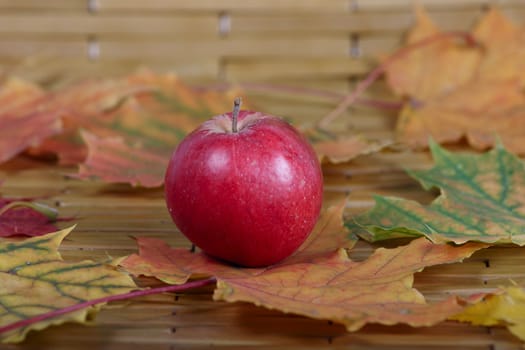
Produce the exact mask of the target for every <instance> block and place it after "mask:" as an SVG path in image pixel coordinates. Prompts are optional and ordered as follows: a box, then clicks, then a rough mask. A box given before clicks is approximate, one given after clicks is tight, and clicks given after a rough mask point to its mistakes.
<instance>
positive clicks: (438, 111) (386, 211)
mask: <svg viewBox="0 0 525 350" xmlns="http://www.w3.org/2000/svg"><path fill="white" fill-rule="evenodd" d="M461 37H462V39H460V40H458V38H457V37H454V36H450V35H446V33H442V32H440V30H439V29H438V28H437V26H436V25H434V24H433V23H432V22H431V20H430V19H429V18H428V17H427V15H426V14H425V13H424V11H423V10H422V9H419V10H418V12H417V23H416V25H415V27H414V28H413V29H412V30H411V31H410V33H409V35H408V37H407V42H406V45H407V46H406V47H411V45H412V46H413V45H414V44H417V43H421V41H422V40H423V41H424V40H428V38H432V40H428V43H425V44H424V45H416V46H417V47H415V48H413V49H410V50H406V52H404V53H403V55H399V57H401V58H402V59H391V60H388V59H387V60H386V61H385V62H388V63H385V66H384V70H385V73H386V80H387V83H388V84H389V86H390V87H391V88H392V90H393V92H394V93H395V94H397V95H398V96H400V97H401V98H402V100H403V102H404V107H403V108H402V110H401V112H400V116H399V119H398V123H397V127H396V133H397V142H399V143H403V144H405V145H409V146H413V147H416V148H420V147H423V146H424V147H426V146H428V145H430V150H431V152H432V155H433V158H434V161H435V165H434V167H433V168H431V169H428V170H420V171H413V170H409V171H408V172H409V174H410V175H411V176H412V177H414V178H415V179H417V180H418V181H419V182H420V183H421V185H422V186H423V187H424V188H425V189H431V188H439V189H440V190H441V193H440V195H439V196H438V197H437V198H436V200H435V201H434V202H432V203H431V204H430V205H428V206H424V205H421V204H420V203H417V202H414V201H410V200H405V199H401V198H393V197H381V196H377V197H375V201H376V204H375V207H374V208H372V209H371V210H369V211H368V212H366V213H362V214H361V215H358V216H356V217H352V218H349V217H346V218H344V215H343V213H344V208H345V202H341V203H340V204H339V205H337V206H331V207H328V208H325V209H324V211H323V214H322V216H321V218H320V220H319V222H318V224H317V226H316V228H315V229H314V231H313V233H312V234H311V235H310V237H309V239H308V240H307V241H306V242H305V244H303V246H302V247H301V248H300V249H299V251H297V252H296V253H295V254H294V255H292V256H291V257H289V258H287V259H285V260H284V261H282V262H281V263H278V264H277V265H274V266H269V267H266V268H258V269H247V268H240V267H236V266H231V265H228V264H226V263H223V262H219V261H216V260H213V259H212V258H210V257H208V256H206V255H205V254H203V253H200V252H191V251H189V250H187V249H178V248H172V247H170V246H168V245H167V244H166V243H165V242H163V241H161V240H157V239H151V238H141V237H138V238H137V244H138V247H139V251H138V253H137V254H133V255H130V256H128V257H123V258H120V259H116V260H108V261H103V262H94V261H82V262H76V263H69V262H66V261H63V260H62V258H61V257H60V254H59V253H58V248H59V245H60V243H61V241H62V240H63V239H64V238H65V237H66V236H67V235H68V234H69V233H70V232H71V231H72V228H68V229H65V230H62V231H58V230H57V229H56V228H55V226H49V225H52V223H50V221H54V220H56V217H49V216H45V215H44V214H45V212H46V211H45V210H43V209H42V208H39V207H37V206H35V205H34V204H33V202H32V199H21V200H13V199H0V237H4V238H0V254H1V258H0V306H1V308H0V311H1V312H0V333H1V335H0V336H1V337H2V338H1V339H2V341H3V342H17V341H21V340H23V339H24V337H25V335H26V334H27V333H28V332H29V331H30V330H32V329H33V330H39V329H43V328H45V327H47V326H49V325H52V324H60V323H63V322H66V321H77V322H83V321H85V320H86V318H87V317H88V316H89V315H90V314H92V313H93V312H94V311H96V310H97V309H98V308H99V307H100V305H102V304H104V303H105V302H108V301H111V300H116V299H125V298H129V297H134V296H138V295H143V294H140V293H138V294H137V293H136V292H133V291H139V292H141V293H142V292H144V290H141V288H139V287H138V286H137V285H136V284H135V281H134V280H133V278H132V277H138V276H144V275H145V276H150V277H154V278H156V279H158V280H159V281H162V282H163V283H165V284H166V285H168V286H169V285H175V286H179V287H180V288H182V289H184V288H185V287H187V288H190V287H193V286H195V284H192V283H193V282H191V280H192V279H200V278H205V279H202V280H200V281H204V282H205V283H206V284H209V283H214V284H215V290H214V293H213V298H214V299H215V300H224V301H228V302H236V301H244V302H250V303H253V304H256V305H260V306H264V307H267V308H271V309H277V310H281V311H283V312H289V313H294V314H298V315H304V316H308V317H312V318H317V319H324V320H332V321H335V322H338V323H341V324H343V325H345V327H346V328H347V329H348V330H349V331H355V330H358V329H359V328H361V327H362V326H364V325H365V324H367V323H381V324H386V325H391V324H398V323H402V324H408V325H411V326H416V327H417V326H431V325H434V324H437V323H439V322H441V321H444V320H447V319H454V320H460V321H465V322H471V323H474V324H483V325H496V324H499V325H505V326H508V327H509V329H510V331H511V332H513V333H514V334H516V335H517V336H518V337H520V338H521V339H525V329H524V327H525V319H523V316H521V315H522V314H524V313H525V290H524V289H523V286H510V287H504V288H501V290H499V291H497V292H495V293H492V294H488V293H485V294H479V293H477V294H475V295H472V296H466V297H465V296H458V295H451V296H450V297H449V298H446V299H444V300H442V301H439V302H434V303H428V302H427V300H426V299H425V297H424V296H423V294H422V293H421V292H420V291H418V290H417V289H415V288H414V287H413V278H414V274H415V273H416V272H419V271H422V270H423V269H424V268H426V267H428V266H433V265H439V264H448V263H455V262H460V261H462V260H463V259H465V258H468V257H469V256H471V254H473V253H474V252H476V251H477V250H480V249H484V248H486V247H488V246H490V245H493V244H501V243H505V244H515V245H519V246H523V245H525V233H524V232H525V224H524V222H525V201H523V193H524V191H525V167H524V163H523V162H522V160H521V159H519V158H518V157H517V156H516V155H515V154H513V153H516V154H525V143H523V142H522V141H521V139H522V138H523V136H524V135H525V94H524V84H525V29H524V28H521V27H518V26H516V25H513V24H512V23H510V22H509V21H508V20H507V19H506V18H505V17H504V16H503V15H502V14H501V13H500V12H499V11H497V10H491V11H489V12H487V14H486V15H485V16H484V17H483V18H482V19H481V20H480V22H479V23H478V24H477V26H476V27H475V28H474V30H473V32H472V33H471V34H468V33H467V34H465V35H463V36H461ZM465 39H467V40H465ZM406 47H405V49H406ZM401 50H403V48H402V49H401ZM237 94H239V91H233V90H232V91H228V92H226V93H224V92H217V91H209V90H205V89H198V88H192V87H189V86H187V85H186V84H184V83H183V82H181V81H180V80H179V79H177V78H176V77H175V76H172V75H159V74H154V73H151V72H140V73H136V74H134V75H130V76H128V77H126V78H121V79H113V80H110V79H107V80H102V81H89V82H82V83H78V84H74V85H72V86H69V87H67V88H64V89H62V90H59V91H46V90H44V89H42V88H40V87H38V86H36V85H34V84H32V83H29V82H26V81H22V80H18V79H15V78H12V79H8V80H7V81H5V82H4V83H3V85H2V89H1V90H0V105H1V106H2V107H1V108H0V121H1V122H2V128H0V162H5V161H7V160H9V159H11V158H13V157H15V156H16V155H18V154H20V153H22V152H26V153H28V154H31V155H33V156H39V157H43V156H45V157H49V156H53V157H56V159H57V160H58V163H60V164H62V165H68V166H71V165H78V172H76V173H73V174H71V176H73V177H76V178H79V179H84V180H94V179H96V180H99V181H104V182H125V183H129V184H132V185H140V186H143V187H156V186H160V185H162V181H163V175H164V171H165V167H166V164H167V161H168V159H169V155H170V153H171V152H172V150H173V148H174V147H175V145H176V144H177V143H178V142H179V141H180V140H181V139H182V137H184V135H186V134H187V133H188V132H189V131H191V130H192V129H194V128H195V127H196V126H197V125H198V124H200V123H201V122H202V121H204V120H206V119H208V118H210V117H211V116H213V115H216V114H220V113H223V112H225V111H228V110H230V108H231V101H232V100H233V96H234V95H237ZM303 131H304V133H305V134H306V135H307V136H308V137H309V138H310V140H311V141H312V142H313V143H314V147H315V148H316V150H317V152H318V154H319V158H321V159H325V161H331V162H343V161H348V160H350V159H351V158H352V157H354V156H356V155H360V154H361V155H362V154H366V153H369V152H372V151H377V150H379V149H381V148H382V147H384V146H385V145H387V144H389V143H390V141H388V140H387V141H382V142H370V141H368V140H366V139H365V138H364V137H361V136H354V135H334V134H331V133H326V132H324V131H323V130H321V129H316V128H308V129H304V130H303ZM429 138H431V139H433V140H434V141H430V144H429ZM462 138H466V139H467V140H468V143H469V144H470V145H471V146H472V147H474V148H476V149H482V150H484V149H488V148H492V150H490V151H489V152H487V153H484V154H475V153H472V152H471V153H452V152H449V151H447V150H445V149H444V148H442V147H441V146H440V145H439V144H440V143H450V142H455V141H459V140H461V139H462ZM509 150H510V151H511V152H513V153H511V152H509ZM12 203H15V204H12ZM42 215H43V216H42ZM13 222H15V224H13ZM13 227H16V229H15V228H13ZM52 231H57V232H52ZM49 232H52V233H49ZM19 235H25V236H35V237H31V238H25V239H20V237H18V238H16V239H14V238H13V236H19ZM392 238H409V239H410V242H409V243H408V244H406V245H401V246H399V247H397V248H390V249H386V248H378V249H376V250H375V252H374V253H373V254H372V255H371V256H369V257H368V258H367V259H366V260H364V261H360V262H357V261H353V260H351V259H350V258H349V255H348V251H349V250H351V249H352V247H353V246H354V244H355V242H356V241H357V240H358V239H364V240H368V241H375V242H379V241H383V240H386V239H392ZM203 276H204V277H203ZM30 285H31V288H30V287H29V286H30ZM201 285H202V284H201ZM169 288H171V287H167V289H166V288H164V289H163V288H160V289H157V290H153V289H151V290H147V293H150V292H151V293H155V292H164V291H170V290H171V291H173V290H175V289H169ZM134 293H135V294H134ZM94 305H97V306H94ZM510 305H512V307H511V306H510ZM510 309H512V310H513V311H512V312H510V311H508V310H510Z"/></svg>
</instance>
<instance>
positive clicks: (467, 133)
mask: <svg viewBox="0 0 525 350" xmlns="http://www.w3.org/2000/svg"><path fill="white" fill-rule="evenodd" d="M418 18H419V20H418V22H417V24H416V26H415V27H414V28H413V29H412V31H411V35H410V36H409V38H408V40H407V42H406V46H405V48H404V49H406V47H408V45H411V44H412V43H413V40H414V39H413V37H414V36H415V37H417V38H421V37H425V36H429V35H432V34H435V33H439V30H438V29H437V28H436V27H435V25H434V24H432V23H431V22H429V20H428V17H426V15H425V14H424V13H422V12H421V10H420V11H419V12H418ZM472 36H473V37H474V38H475V40H476V41H477V43H478V44H479V47H480V48H482V50H480V49H479V48H464V47H458V45H457V44H456V43H454V42H453V41H451V40H448V41H447V40H440V41H439V42H436V43H435V44H432V45H427V46H424V47H420V48H417V49H415V50H413V52H411V53H410V55H409V57H408V58H413V59H414V61H411V60H410V59H402V60H398V61H395V62H393V64H392V65H391V66H389V67H388V69H387V76H388V81H389V83H390V85H391V88H392V89H393V90H394V91H395V92H398V93H402V94H404V95H405V96H408V97H409V98H410V102H409V103H408V104H406V106H405V108H404V109H403V110H402V111H401V114H400V117H399V120H398V123H397V128H396V133H397V139H398V140H399V141H401V142H405V143H407V144H408V145H410V146H412V147H416V148H417V147H424V146H426V145H427V141H428V138H429V136H432V137H433V138H434V139H435V140H436V141H438V142H456V141H458V140H460V139H462V138H463V137H466V139H467V141H468V142H469V144H470V145H472V146H473V147H475V148H477V149H486V148H489V147H492V146H494V144H495V138H496V136H498V137H499V138H501V140H502V141H503V142H504V143H505V144H506V145H507V147H508V148H509V149H510V150H511V151H513V152H516V153H519V154H525V145H524V143H523V142H521V139H522V137H523V135H525V127H524V126H525V94H524V92H523V86H524V82H525V73H524V72H525V27H518V26H515V25H514V24H512V23H511V22H510V21H509V20H508V19H507V18H505V17H504V16H503V14H502V13H501V12H500V11H499V10H497V9H491V10H490V11H488V12H487V14H486V15H485V16H484V17H483V18H482V19H481V21H480V22H479V23H478V25H477V26H476V28H475V29H474V30H473V33H472ZM401 50H403V48H402V49H401ZM439 50H441V52H439ZM474 57H475V58H474ZM416 58H417V60H419V61H418V62H416V61H415V60H416ZM422 67H424V68H425V69H423V68H422Z"/></svg>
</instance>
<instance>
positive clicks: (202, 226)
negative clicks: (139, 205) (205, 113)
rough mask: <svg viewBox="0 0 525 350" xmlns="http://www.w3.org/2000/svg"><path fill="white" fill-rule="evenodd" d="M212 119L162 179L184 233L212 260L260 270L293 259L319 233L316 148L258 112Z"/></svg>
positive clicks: (191, 136) (184, 146) (188, 141)
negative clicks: (312, 233)
mask: <svg viewBox="0 0 525 350" xmlns="http://www.w3.org/2000/svg"><path fill="white" fill-rule="evenodd" d="M235 102H236V105H235V108H234V111H233V113H226V114H222V115H219V116H216V117H214V118H212V119H211V120H208V121H207V122H205V123H203V124H202V125H201V126H200V127H199V128H197V129H196V130H195V131H193V132H192V133H191V134H189V135H188V136H187V137H186V138H185V139H184V140H183V141H182V142H181V143H180V144H179V146H178V147H177V149H176V150H175V152H174V153H173V155H172V157H171V160H170V162H169V165H168V169H167V172H166V179H165V186H166V187H165V191H166V203H167V206H168V209H169V212H170V214H171V216H172V218H173V221H174V222H175V224H176V225H177V227H178V228H179V229H180V231H181V232H182V233H183V234H184V235H185V236H186V237H187V238H188V239H189V240H190V241H191V242H193V243H194V244H195V245H196V246H198V247H199V248H201V249H202V250H203V251H204V252H206V253H207V254H209V255H211V256H213V257H216V258H219V259H223V260H226V261H229V262H232V263H235V264H238V265H241V266H249V267H260V266H267V265H271V264H274V263H277V262H279V261H280V260H282V259H284V258H286V257H287V256H289V255H291V254H292V253H293V252H294V251H295V250H296V249H297V248H298V247H299V246H300V245H301V243H302V242H303V241H304V240H305V239H306V237H307V236H308V234H309V233H310V231H311V230H312V228H313V227H314V225H315V223H316V221H317V219H318V216H319V211H320V208H321V201H322V187H323V179H322V172H321V167H320V165H319V161H318V159H317V156H316V154H315V153H314V151H313V149H312V147H311V146H310V145H309V143H308V142H307V141H306V140H305V138H304V137H303V136H302V135H300V134H299V133H298V132H297V131H296V130H295V129H294V128H293V127H292V126H291V125H290V124H288V123H287V122H285V121H283V120H282V119H280V118H277V117H274V116H270V115H266V114H263V113H260V112H252V111H239V105H240V100H239V99H236V101H235Z"/></svg>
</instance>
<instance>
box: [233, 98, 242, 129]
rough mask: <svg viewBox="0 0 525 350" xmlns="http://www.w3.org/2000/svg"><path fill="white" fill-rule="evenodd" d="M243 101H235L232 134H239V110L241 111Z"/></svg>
mask: <svg viewBox="0 0 525 350" xmlns="http://www.w3.org/2000/svg"><path fill="white" fill-rule="evenodd" d="M241 103H242V100H241V98H240V97H236V98H235V100H233V112H232V132H237V118H238V117H239V110H240V109H241Z"/></svg>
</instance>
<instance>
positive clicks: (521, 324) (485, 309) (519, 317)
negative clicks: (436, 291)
mask: <svg viewBox="0 0 525 350" xmlns="http://www.w3.org/2000/svg"><path fill="white" fill-rule="evenodd" d="M450 319H451V320H457V321H461V322H468V323H471V324H473V325H477V326H496V325H502V326H507V328H508V329H509V331H510V332H511V333H512V334H514V335H515V336H517V337H518V338H520V339H521V340H523V341H525V289H523V288H521V287H518V286H510V287H506V288H502V291H501V293H498V294H492V295H489V296H487V297H486V298H485V299H484V300H482V301H481V302H479V303H476V304H473V305H470V306H468V307H467V308H466V309H465V310H463V311H462V312H461V313H459V314H457V315H454V316H452V317H450Z"/></svg>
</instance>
